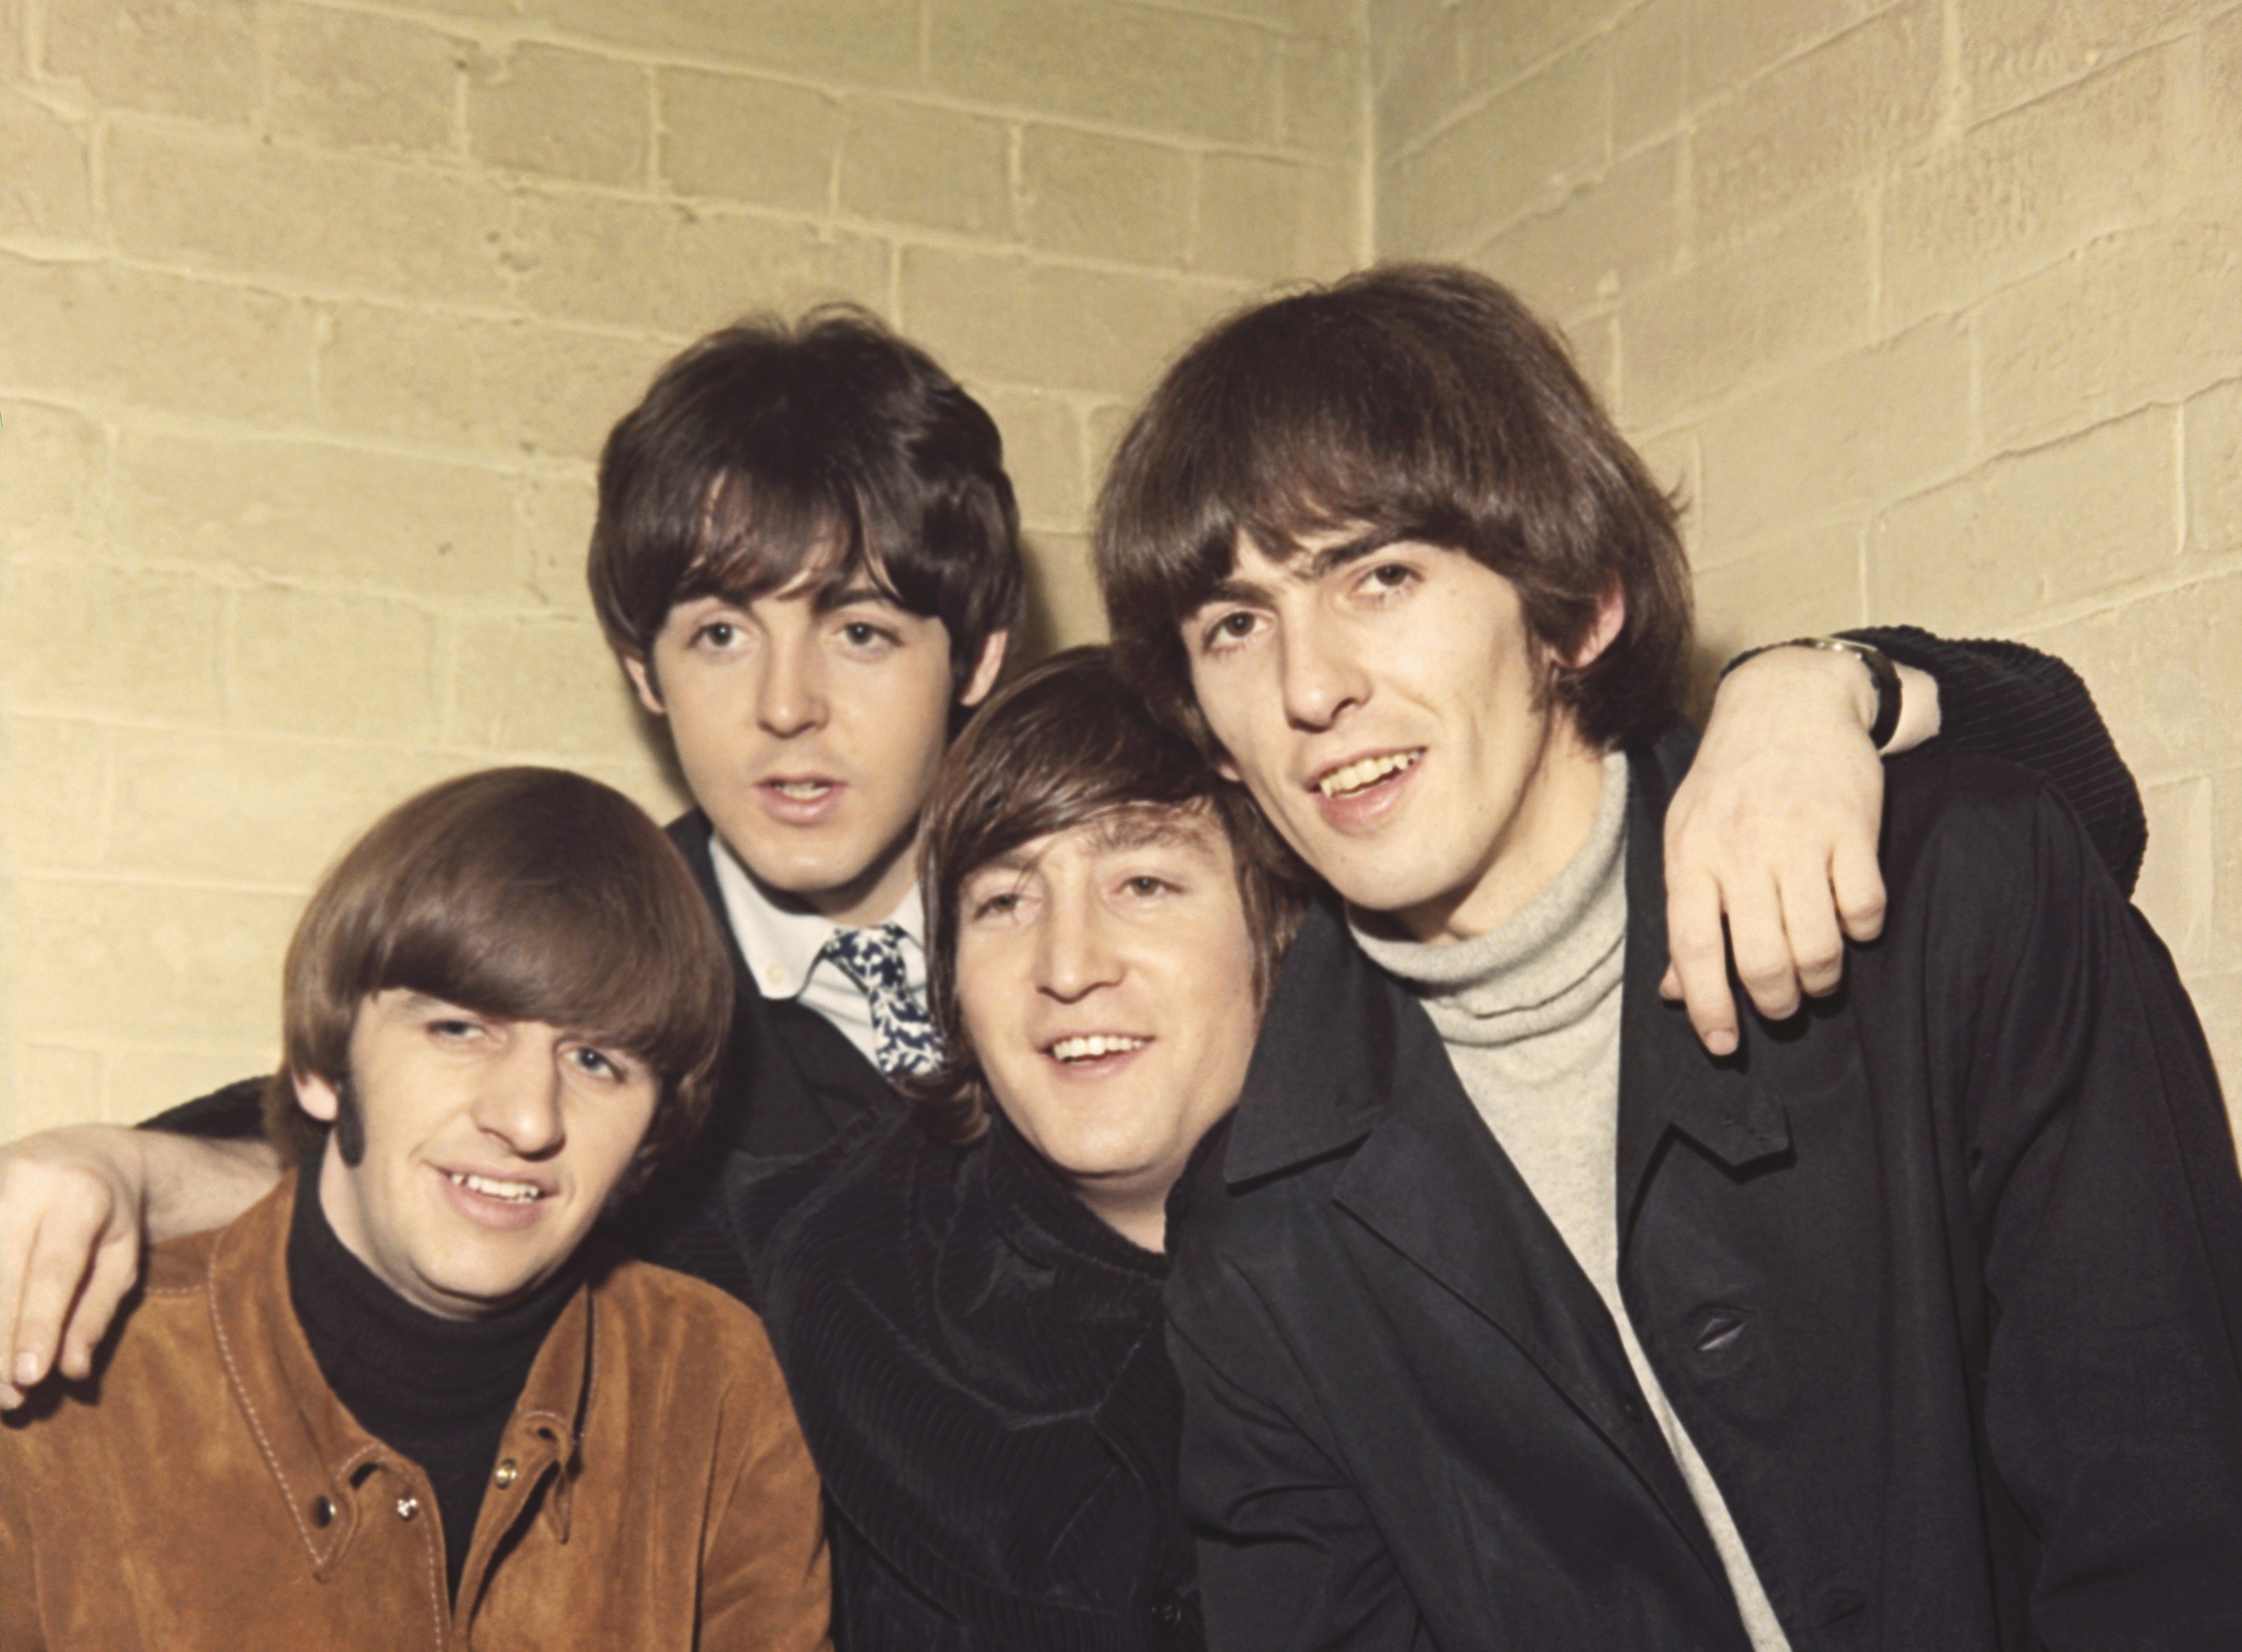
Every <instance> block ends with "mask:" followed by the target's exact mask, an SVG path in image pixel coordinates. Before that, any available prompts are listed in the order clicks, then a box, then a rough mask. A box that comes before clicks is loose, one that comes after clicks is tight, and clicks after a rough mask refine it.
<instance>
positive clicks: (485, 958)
mask: <svg viewBox="0 0 2242 1652" xmlns="http://www.w3.org/2000/svg"><path fill="white" fill-rule="evenodd" d="M393 987H401V988H404V989H406V990H408V991H414V992H425V993H426V994H428V995H429V996H430V997H436V998H441V999H443V1000H445V1001H446V1003H449V1004H458V1005H459V1006H460V1008H461V1009H463V1010H472V1011H476V1012H477V1013H479V1014H482V1015H490V1016H502V1017H507V1019H509V1020H516V1021H543V1022H546V1023H547V1024H551V1025H554V1026H557V1027H566V1028H568V1029H570V1030H571V1031H578V1032H581V1033H583V1034H585V1035H586V1036H587V1037H589V1038H593V1039H594V1040H595V1041H597V1042H599V1043H602V1044H611V1045H613V1046H614V1048H616V1049H618V1050H620V1051H627V1052H628V1053H629V1054H630V1055H633V1056H635V1057H636V1058H638V1059H639V1060H641V1061H643V1062H644V1063H646V1064H647V1065H648V1067H649V1068H651V1069H652V1070H653V1071H654V1073H655V1074H656V1075H657V1076H658V1077H659V1078H660V1079H661V1102H660V1103H659V1105H657V1106H656V1108H655V1110H654V1122H653V1124H652V1125H651V1126H650V1127H649V1128H648V1132H647V1135H646V1139H645V1141H644V1142H643V1143H641V1145H640V1147H639V1152H638V1157H637V1158H636V1159H635V1160H634V1162H633V1169H634V1174H635V1176H643V1175H644V1174H645V1173H646V1172H648V1171H650V1170H652V1169H653V1168H654V1165H657V1164H659V1163H661V1161H662V1160H663V1159H665V1158H668V1157H669V1156H671V1155H673V1154H674V1153H675V1152H677V1151H678V1150H679V1149H681V1147H683V1146H684V1145H685V1144H686V1143H687V1142H688V1141H690V1140H691V1138H692V1137H693V1134H694V1132H695V1131H696V1130H697V1129H699V1127H700V1125H701V1119H702V1118H703V1117H704V1116H705V1115H706V1114H707V1112H708V1102H709V1097H710V1093H711V1091H712V1089H713V1087H714V1085H715V1077H716V1071H717V1066H718V1064H719V1062H720V1061H721V1060H722V1056H723V1047H724V1039H725V1036H726V1033H727V1032H728V1030H729V1027H730V1023H731V1014H732V970H731V964H730V960H729V958H728V956H727V954H726V952H725V950H724V942H723V937H722V936H721V935H720V934H719V933H718V931H717V929H716V923H715V917H713V916H712V915H711V914H710V912H709V910H708V902H707V901H706V900H704V899H702V898H701V891H700V890H699V889H698V888H697V887H696V886H695V883H694V881H693V874H692V872H691V870H689V869H688V867H687V866H686V864H685V862H684V859H683V857H682V856H680V855H679V854H678V852H677V850H676V849H675V847H674V846H673V845H672V844H671V843H670V842H669V840H668V838H667V837H665V836H662V833H661V828H660V827H658V826H656V825H655V824H654V823H653V822H652V821H651V820H649V819H648V818H647V816H646V814H645V812H644V811H643V810H641V809H640V808H639V807H638V805H637V804H635V803H634V802H631V801H630V799H628V797H625V796H623V795H622V794H621V792H618V791H615V790H613V789H610V788H608V787H606V786H603V785H601V783H600V782H598V781H595V780H588V779H587V778H585V776H581V775H574V774H569V773H567V772H566V771H565V770H561V769H486V770H484V771H483V772H481V773H480V774H473V775H463V776H460V778H458V779H456V780H447V781H445V782H443V783H441V784H440V785H436V786H432V787H430V788H429V789H427V790H426V791H424V792H421V793H420V795H419V796H414V797H413V798H410V799H408V800H407V801H406V802H403V803H400V804H399V805H398V806H397V807H396V808H395V809H392V810H391V811H390V812H389V813H388V814H386V815H385V816H382V817H381V819H380V820H379V821H377V822H376V823H374V825H373V829H371V830H370V831H368V832H367V833H366V836H363V837H361V838H360V839H359V841H358V842H357V843H355V844H354V845H352V848H351V849H350V850H349V851H348V852H347V853H346V854H345V855H344V856H343V857H342V859H341V860H339V862H337V863H335V865H334V867H333V869H332V870H330V871H329V872H328V873H327V875H326V878H325V879H324V880H323V881H322V882H321V883H320V884H319V890H318V891H317V892H316V893H315V894H314V895H313V896H312V900H311V904H310V905H308V906H306V907H305V909H304V916H303V917H302V918H301V919H300V920H299V922H298V923H297V925H296V934H295V937H294V938H293V939H292V941H290V942H289V944H288V960H287V964H286V966H285V972H284V982H283V989H282V1002H281V1020H282V1037H281V1047H282V1055H281V1071H279V1074H278V1075H276V1077H275V1078H274V1079H273V1081H272V1085H270V1086H269V1087H268V1089H267V1091H266V1095H265V1125H266V1133H267V1135H268V1136H270V1137H271V1138H272V1141H273V1143H274V1145H276V1146H277V1147H279V1150H280V1153H281V1156H282V1157H283V1158H285V1159H289V1160H292V1161H294V1162H312V1161H313V1160H315V1159H316V1157H317V1154H318V1151H319V1146H320V1145H321V1143H322V1142H323V1141H324V1139H325V1138H326V1127H325V1126H323V1125H320V1124H319V1123H318V1122H317V1121H315V1120H314V1119H312V1118H311V1117H310V1116H309V1115H308V1114H306V1113H305V1111H303V1110H302V1109H301V1108H300V1107H299V1106H298V1105H296V1097H295V1089H294V1085H293V1084H292V1077H317V1078H324V1079H326V1081H327V1082H328V1083H329V1084H331V1085H334V1086H336V1088H337V1089H338V1091H346V1088H347V1085H348V1081H349V1076H350V1075H349V1067H350V1039H351V1029H352V1026H353V1025H354V1024H356V1022H357V1019H358V1013H359V1007H360V1006H361V1005H362V1004H365V1002H366V999H367V998H369V997H373V995H374V994H375V993H377V992H382V991H387V990H389V989H390V988H393ZM338 1145H347V1143H346V1141H344V1140H343V1139H342V1138H339V1139H338ZM633 1179H634V1178H630V1177H627V1178H626V1179H625V1180H626V1184H627V1185H628V1183H630V1182H631V1181H632V1180H633Z"/></svg>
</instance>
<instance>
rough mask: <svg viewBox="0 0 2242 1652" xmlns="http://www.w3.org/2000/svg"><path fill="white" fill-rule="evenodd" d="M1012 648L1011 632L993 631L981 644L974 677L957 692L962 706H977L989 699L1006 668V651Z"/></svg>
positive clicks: (974, 663) (974, 667)
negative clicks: (991, 690)
mask: <svg viewBox="0 0 2242 1652" xmlns="http://www.w3.org/2000/svg"><path fill="white" fill-rule="evenodd" d="M1011 646H1012V634H1011V633H1010V631H991V632H990V633H989V635H988V636H987V638H986V639H985V640H984V641H983V642H982V644H981V657H980V658H979V659H978V660H976V661H974V662H973V675H971V676H970V677H968V678H967V679H966V680H965V686H964V687H963V688H961V689H959V690H958V691H957V703H958V704H959V705H961V706H977V705H979V704H980V703H981V702H983V700H986V699H987V698H988V697H989V691H990V689H991V688H995V687H996V686H997V674H998V673H999V672H1001V671H1003V670H1004V651H1005V650H1006V649H1007V648H1010V647H1011Z"/></svg>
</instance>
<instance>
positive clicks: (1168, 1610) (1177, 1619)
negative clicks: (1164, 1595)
mask: <svg viewBox="0 0 2242 1652" xmlns="http://www.w3.org/2000/svg"><path fill="white" fill-rule="evenodd" d="M1152 1622H1153V1623H1154V1624H1155V1625H1156V1626H1157V1627H1158V1629H1159V1631H1160V1633H1161V1634H1163V1635H1173V1634H1175V1633H1176V1632H1177V1631H1178V1630H1179V1629H1181V1628H1183V1626H1184V1608H1183V1607H1182V1605H1181V1604H1180V1603H1178V1602H1177V1601H1176V1600H1175V1599H1174V1598H1173V1597H1170V1598H1169V1599H1166V1600H1164V1601H1162V1602H1160V1603H1159V1604H1158V1606H1156V1607H1154V1608H1152Z"/></svg>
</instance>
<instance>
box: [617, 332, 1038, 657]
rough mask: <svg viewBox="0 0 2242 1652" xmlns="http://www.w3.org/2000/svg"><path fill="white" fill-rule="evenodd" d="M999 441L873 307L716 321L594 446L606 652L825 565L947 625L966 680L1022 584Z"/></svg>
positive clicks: (988, 422)
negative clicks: (720, 601)
mask: <svg viewBox="0 0 2242 1652" xmlns="http://www.w3.org/2000/svg"><path fill="white" fill-rule="evenodd" d="M1019 540H1020V521H1019V510H1018V507H1017V506H1016V505H1015V504H1014V502H1013V499H1012V484H1011V481H1010V478H1008V477H1007V476H1006V475H1005V474H1004V439H1003V438H1002V437H1001V436H1000V435H998V433H997V425H996V421H995V420H992V419H990V416H989V413H988V411H987V410H986V409H985V408H983V406H981V404H980V403H979V402H977V401H976V400H973V398H972V397H970V396H969V395H967V394H966V393H965V392H964V391H963V390H961V389H960V388H958V386H957V382H956V381H955V380H954V379H951V378H950V375H949V374H948V373H944V372H943V370H942V369H941V368H940V367H939V366H936V365H935V362H934V359H933V358H932V357H930V356H929V355H928V354H927V353H925V352H924V351H923V350H921V349H919V348H918V347H917V346H914V345H911V344H908V343H906V342H904V341H903V339H899V338H897V337H896V335H895V334H894V333H892V332H889V330H888V329H887V328H886V327H885V326H883V325H881V323H880V321H879V319H877V318H876V317H875V316H873V315H871V314H870V313H869V312H866V311H863V310H860V309H857V308H856V307H855V306H849V305H828V306H822V307H820V308H818V309H815V310H812V311H810V312H809V313H808V314H807V315H805V316H803V317H802V320H801V321H800V323H799V324H798V325H795V326H788V325H787V324H786V323H785V322H783V321H782V320H779V319H776V318H775V317H769V316H765V317H759V318H755V319H750V320H748V321H743V322H742V323H740V324H739V325H737V326H730V327H726V328H724V329H723V330H722V332H712V333H710V334H709V335H708V337H707V338H705V339H701V341H700V342H699V343H698V344H695V345H694V346H692V347H691V348H689V349H688V350H687V351H686V352H685V353H683V354H682V355H680V356H679V357H678V358H677V359H675V360H674V361H672V362H671V363H670V364H669V365H668V366H666V367H664V368H663V369H662V370H661V373H659V374H657V375H656V376H655V378H654V383H653V385H652V386H651V387H649V388H648V391H647V393H646V396H645V399H644V400H641V402H640V403H639V405H638V406H636V407H635V408H634V409H633V410H632V411H631V412H630V413H628V414H626V415H625V416H624V418H623V420H622V421H621V423H619V424H618V425H616V426H615V427H614V431H613V432H612V433H609V435H608V437H607V447H606V448H605V450H604V451H603V452H602V453H601V455H600V503H599V514H598V516H597V518H596V519H595V520H594V524H593V528H592V551H591V560H590V564H589V567H588V568H587V574H588V577H589V579H590V581H591V587H592V605H593V607H594V608H595V609H596V610H597V612H598V614H599V616H600V624H601V628H603V629H604V630H605V631H606V633H607V642H608V645H609V646H610V647H612V648H614V650H615V651H616V652H617V653H618V654H621V655H626V656H628V657H629V658H632V659H638V660H650V658H651V655H652V650H653V648H654V637H655V635H656V634H658V633H659V632H660V631H661V625H662V621H663V620H664V619H665V618H666V617H667V616H668V613H669V610H670V609H671V608H674V607H675V606H676V605H677V604H678V603H680V602H686V601H692V600H694V599H695V598H696V597H702V596H722V597H725V598H728V599H729V600H730V601H735V602H740V603H746V602H750V601H754V600H755V599H756V598H757V597H761V596H767V595H769V594H770V593H772V592H774V591H778V590H782V589H784V588H786V587H788V586H789V585H791V584H793V583H794V581H795V580H796V579H797V578H799V577H800V576H801V575H802V574H803V573H804V572H805V571H808V570H810V569H813V568H814V569H816V570H817V571H818V574H819V586H818V589H817V592H816V596H817V598H818V599H819V600H820V601H830V600H832V599H833V598H836V597H837V596H838V595H839V594H841V593H842V591H844V590H846V589H848V588H850V587H851V586H854V585H857V584H860V583H861V582H862V581H864V580H865V579H867V578H869V580H870V581H872V583H874V584H875V585H876V586H878V587H879V588H882V589H883V590H885V591H886V592H888V593H889V594H890V595H892V596H893V597H894V598H895V600H896V601H897V602H898V603H899V604H901V606H902V607H903V608H905V609H906V610H908V611H909V612H910V613H913V614H920V615H923V616H925V617H928V618H931V619H937V620H940V621H942V623H943V628H945V629H946V630H948V632H949V633H950V669H951V675H952V678H953V681H954V683H955V686H956V687H957V688H960V689H962V688H963V687H964V685H965V683H966V682H967V680H968V678H970V675H971V674H972V670H973V667H974V664H975V662H976V661H977V660H978V659H979V658H980V655H981V649H982V646H983V643H984V642H985V641H987V639H988V638H989V636H990V634H991V633H992V632H996V631H1001V630H1004V629H1006V628H1010V627H1012V626H1014V625H1015V624H1016V623H1017V620H1018V617H1019V614H1020V608H1021V601H1022V594H1023V591H1024V575H1023V574H1022V571H1021V563H1020V544H1019Z"/></svg>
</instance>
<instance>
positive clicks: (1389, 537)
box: [1199, 527, 1410, 608]
mask: <svg viewBox="0 0 2242 1652" xmlns="http://www.w3.org/2000/svg"><path fill="white" fill-rule="evenodd" d="M1409 537H1410V534H1409V530H1408V529H1407V528H1404V527H1378V528H1372V529H1371V530H1370V531H1368V532H1367V533H1363V534H1356V535H1355V536H1354V537H1353V539H1346V540H1341V541H1339V542H1338V543H1337V544H1335V545H1326V546H1325V547H1323V549H1321V550H1319V551H1317V552H1315V553H1314V554H1312V555H1311V556H1310V557H1309V558H1308V560H1307V562H1306V566H1304V567H1293V566H1292V565H1291V564H1285V576H1286V577H1287V578H1288V579H1290V580H1292V581H1295V582H1297V583H1299V584H1303V585H1312V584H1314V583H1315V582H1316V581H1318V580H1320V579H1323V578H1324V577H1325V576H1326V575H1327V574H1332V573H1334V572H1336V571H1337V570H1339V569H1340V568H1343V567H1346V566H1348V565H1349V564H1350V563H1353V562H1359V561H1362V560H1363V559H1364V558H1366V557H1370V556H1375V555H1377V554H1378V553H1379V552H1380V551H1382V550H1384V549H1385V548H1386V547H1387V546H1389V545H1395V544H1399V543H1400V541H1403V540H1405V539H1407V538H1409ZM1269 595H1270V587H1269V586H1268V585H1267V584H1266V583H1265V582H1264V581H1259V580H1247V579H1240V578H1239V577H1238V575H1237V574H1234V573H1233V574H1231V575H1229V576H1228V577H1227V578H1225V579H1223V580H1220V581H1217V582H1216V584H1215V587H1214V588H1213V589H1212V590H1211V591H1209V592H1208V593H1207V594H1206V601H1204V602H1202V603H1200V604H1199V607H1200V608H1212V606H1213V605H1214V604H1216V603H1218V602H1262V601H1267V600H1268V598H1269Z"/></svg>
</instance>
